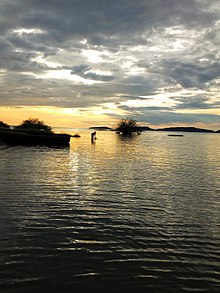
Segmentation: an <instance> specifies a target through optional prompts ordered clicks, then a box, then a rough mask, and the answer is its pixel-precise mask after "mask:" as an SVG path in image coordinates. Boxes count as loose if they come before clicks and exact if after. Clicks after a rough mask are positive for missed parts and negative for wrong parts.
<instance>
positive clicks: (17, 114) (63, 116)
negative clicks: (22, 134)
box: [0, 107, 115, 128]
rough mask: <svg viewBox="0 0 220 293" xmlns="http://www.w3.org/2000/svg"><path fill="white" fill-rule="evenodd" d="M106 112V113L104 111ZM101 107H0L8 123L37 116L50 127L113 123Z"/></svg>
mask: <svg viewBox="0 0 220 293" xmlns="http://www.w3.org/2000/svg"><path fill="white" fill-rule="evenodd" d="M105 112H106V113H105ZM107 114H108V113H107V111H103V110H102V108H101V107H92V108H83V109H80V108H77V109H71V108H69V109H67V108H57V107H0V117H1V121H4V122H5V123H7V124H9V125H18V124H20V123H21V122H22V121H23V120H24V119H28V118H31V117H33V118H35V117H36V118H39V119H40V120H43V121H44V122H45V123H46V124H48V125H50V126H51V127H70V128H86V127H89V126H94V124H96V125H101V124H103V123H105V124H106V123H107V126H108V125H111V124H114V123H115V119H114V118H111V117H109V116H108V115H107Z"/></svg>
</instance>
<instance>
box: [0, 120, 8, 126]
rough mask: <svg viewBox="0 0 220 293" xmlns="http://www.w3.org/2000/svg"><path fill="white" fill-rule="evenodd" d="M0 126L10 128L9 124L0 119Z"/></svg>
mask: <svg viewBox="0 0 220 293" xmlns="http://www.w3.org/2000/svg"><path fill="white" fill-rule="evenodd" d="M0 128H10V126H9V125H8V124H7V123H4V122H3V121H0Z"/></svg>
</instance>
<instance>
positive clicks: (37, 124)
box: [15, 118, 52, 132]
mask: <svg viewBox="0 0 220 293" xmlns="http://www.w3.org/2000/svg"><path fill="white" fill-rule="evenodd" d="M15 128H16V129H31V130H33V129H34V130H44V131H46V132H52V130H51V127H50V126H48V125H46V124H45V123H44V122H43V121H40V120H39V119H38V118H29V119H26V120H24V121H23V122H22V124H20V125H18V126H16V127H15Z"/></svg>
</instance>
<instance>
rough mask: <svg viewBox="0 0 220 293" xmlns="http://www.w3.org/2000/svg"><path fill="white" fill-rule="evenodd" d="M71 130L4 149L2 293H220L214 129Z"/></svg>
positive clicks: (0, 172)
mask: <svg viewBox="0 0 220 293" xmlns="http://www.w3.org/2000/svg"><path fill="white" fill-rule="evenodd" d="M69 133H71V131H70V132H69ZM73 133H74V132H73ZM79 133H80V135H81V138H71V145H70V148H67V149H52V148H43V147H31V148H28V147H6V146H4V145H1V146H0V291H1V293H3V292H4V293H6V292H7V293H9V292H10V293H11V292H22V293H23V292H28V293H30V292H77V293H78V292H79V293H81V292H125V293H126V292H169V293H170V292H175V293H176V292H220V152H219V147H220V135H219V134H205V133H184V136H183V137H169V136H168V133H167V132H144V133H142V134H141V135H137V136H134V137H132V138H131V137H121V136H120V135H117V134H116V133H114V132H97V140H96V142H95V143H94V144H92V143H91V140H90V132H89V131H86V130H81V131H79Z"/></svg>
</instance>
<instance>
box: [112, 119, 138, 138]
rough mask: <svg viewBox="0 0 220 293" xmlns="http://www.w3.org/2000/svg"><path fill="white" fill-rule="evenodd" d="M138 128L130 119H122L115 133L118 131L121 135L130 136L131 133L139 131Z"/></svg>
mask: <svg viewBox="0 0 220 293" xmlns="http://www.w3.org/2000/svg"><path fill="white" fill-rule="evenodd" d="M139 129H140V127H139V126H138V124H137V121H136V120H134V119H130V118H123V119H121V120H120V122H119V123H118V125H117V127H116V131H120V132H122V133H123V134H131V133H132V132H137V131H139Z"/></svg>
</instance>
